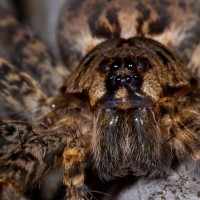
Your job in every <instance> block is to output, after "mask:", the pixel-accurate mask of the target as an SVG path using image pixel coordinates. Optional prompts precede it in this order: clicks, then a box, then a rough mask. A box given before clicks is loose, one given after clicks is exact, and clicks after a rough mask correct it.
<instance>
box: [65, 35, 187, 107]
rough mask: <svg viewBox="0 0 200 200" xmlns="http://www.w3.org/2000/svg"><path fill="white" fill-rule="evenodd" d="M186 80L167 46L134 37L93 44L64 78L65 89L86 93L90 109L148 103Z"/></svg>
mask: <svg viewBox="0 0 200 200" xmlns="http://www.w3.org/2000/svg"><path fill="white" fill-rule="evenodd" d="M187 84H188V80H187V73H186V72H185V70H184V69H183V67H182V65H181V64H180V62H179V61H177V59H176V58H175V57H174V56H173V54H172V53H171V52H170V51H169V50H168V49H166V48H165V47H164V46H163V45H162V44H160V43H158V42H156V41H154V40H151V39H147V38H140V37H135V38H130V39H127V40H125V39H111V40H108V41H105V42H103V43H101V44H99V45H98V46H97V47H96V48H94V49H93V50H92V51H91V52H90V53H89V54H88V55H87V56H86V57H85V58H84V59H83V60H82V62H81V64H80V66H79V68H78V69H77V70H76V71H75V72H74V73H73V74H72V76H71V78H70V79H69V81H68V82H67V92H68V93H84V94H86V95H87V96H88V97H89V101H90V102H89V103H90V106H91V108H92V109H93V110H95V109H97V110H98V109H101V108H117V109H123V110H127V109H130V108H138V107H145V106H148V105H152V103H154V102H155V101H157V100H159V99H160V98H162V97H164V96H166V92H169V90H168V89H169V88H170V89H171V88H173V89H177V88H183V87H184V86H185V85H187ZM173 91H174V90H173Z"/></svg>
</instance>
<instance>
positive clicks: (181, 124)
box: [66, 37, 200, 179]
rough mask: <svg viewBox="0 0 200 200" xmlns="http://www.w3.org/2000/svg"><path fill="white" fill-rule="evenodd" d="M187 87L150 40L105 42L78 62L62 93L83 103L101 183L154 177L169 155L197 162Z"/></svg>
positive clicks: (186, 78) (186, 77)
mask: <svg viewBox="0 0 200 200" xmlns="http://www.w3.org/2000/svg"><path fill="white" fill-rule="evenodd" d="M191 82H192V78H191V76H190V74H189V72H188V71H187V70H186V69H185V68H184V67H183V66H182V64H181V63H180V62H179V60H177V59H176V58H175V57H174V55H173V54H172V53H171V52H170V51H169V50H168V49H166V48H165V47H164V46H163V45H161V44H160V43H158V42H156V41H153V40H151V39H146V38H139V37H138V38H137V37H135V38H130V39H127V40H124V39H113V40H108V41H106V42H103V43H102V44H100V45H98V46H97V47H96V48H95V49H94V50H93V51H91V52H90V53H89V54H88V55H87V56H86V57H85V58H84V59H83V61H82V63H81V64H80V67H79V68H78V70H77V71H76V72H75V73H74V74H72V76H71V79H70V80H69V81H68V82H67V84H66V92H67V93H73V94H76V93H82V94H84V95H86V96H87V97H88V100H89V104H90V108H91V112H92V113H93V114H94V123H93V130H92V146H93V150H92V153H93V157H94V159H93V162H94V166H95V169H96V170H97V171H98V173H99V176H100V177H101V178H103V179H110V178H113V177H116V176H122V175H126V174H128V173H132V174H135V175H155V174H157V173H160V172H161V171H164V170H166V168H168V167H169V166H170V164H171V162H172V160H173V158H174V155H175V156H177V158H178V159H183V158H186V157H187V158H188V156H190V157H191V156H192V157H193V158H194V159H199V156H200V154H199V148H200V137H199V135H198V134H197V132H196V131H197V129H198V128H199V117H197V118H196V120H197V121H198V123H197V121H196V122H194V121H190V120H189V119H191V117H194V116H195V115H194V113H195V114H196V115H197V116H199V104H198V97H197V99H195V98H193V96H191V94H192V92H193V93H195V92H196V91H195V90H196V89H195V86H194V85H192V83H191ZM191 89H192V90H193V91H192V90H191ZM190 96H191V97H190Z"/></svg>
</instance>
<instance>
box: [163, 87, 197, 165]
mask: <svg viewBox="0 0 200 200" xmlns="http://www.w3.org/2000/svg"><path fill="white" fill-rule="evenodd" d="M199 91H200V90H199V88H195V87H193V90H192V93H190V94H189V95H188V96H187V97H185V99H184V101H183V100H182V101H180V102H178V105H179V106H177V109H176V112H174V114H172V115H171V116H170V115H168V116H167V115H166V116H165V117H166V118H165V120H164V122H165V123H166V125H167V127H168V128H167V129H166V130H168V132H169V133H170V134H169V135H170V137H169V140H168V141H167V143H168V144H169V145H170V148H171V149H172V151H173V152H174V153H175V155H176V157H177V158H178V159H179V160H180V161H194V162H197V163H198V162H199V161H200V104H199V99H200V93H199Z"/></svg>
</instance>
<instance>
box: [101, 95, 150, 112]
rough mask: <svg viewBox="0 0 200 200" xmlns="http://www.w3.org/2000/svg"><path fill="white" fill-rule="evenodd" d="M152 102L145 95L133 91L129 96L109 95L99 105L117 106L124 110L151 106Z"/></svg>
mask: <svg viewBox="0 0 200 200" xmlns="http://www.w3.org/2000/svg"><path fill="white" fill-rule="evenodd" d="M152 104H153V103H152V101H151V100H150V99H149V98H147V97H144V96H143V95H140V94H137V93H132V94H130V95H127V96H121V98H116V97H114V98H111V97H107V98H106V99H102V100H101V101H100V102H99V105H101V107H106V108H114V109H115V108H116V109H122V110H127V109H136V108H140V107H147V106H151V105H152Z"/></svg>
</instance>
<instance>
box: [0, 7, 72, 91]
mask: <svg viewBox="0 0 200 200" xmlns="http://www.w3.org/2000/svg"><path fill="white" fill-rule="evenodd" d="M0 44H1V48H0V57H2V58H4V59H5V60H7V61H9V62H10V63H12V64H13V65H15V70H16V71H18V72H22V71H23V72H26V73H27V74H29V75H30V76H31V77H32V78H33V79H34V80H35V81H37V82H38V83H39V85H40V87H41V88H42V90H43V91H44V92H45V93H46V94H47V95H55V94H57V93H58V91H59V88H60V87H61V86H62V84H63V83H64V80H65V79H66V77H67V75H68V74H69V72H68V71H67V70H66V68H65V67H64V66H62V65H61V64H58V63H56V62H55V59H53V57H52V56H51V54H50V53H49V50H48V48H47V47H46V45H45V44H44V43H43V42H41V40H40V39H39V38H38V37H37V36H36V35H35V34H34V33H33V32H32V31H31V30H30V29H28V28H27V27H24V26H23V25H22V24H20V22H19V21H18V20H17V18H16V16H14V15H13V14H11V13H9V12H7V11H6V10H3V9H2V8H0ZM2 50H3V51H2Z"/></svg>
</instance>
